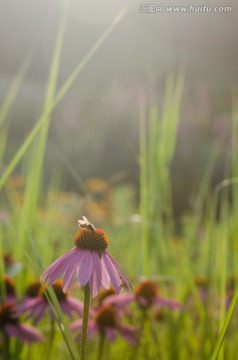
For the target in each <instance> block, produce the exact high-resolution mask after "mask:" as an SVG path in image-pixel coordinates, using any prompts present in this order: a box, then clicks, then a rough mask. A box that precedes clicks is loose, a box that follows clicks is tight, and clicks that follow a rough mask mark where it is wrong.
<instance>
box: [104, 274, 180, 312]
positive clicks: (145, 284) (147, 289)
mask: <svg viewBox="0 0 238 360" xmlns="http://www.w3.org/2000/svg"><path fill="white" fill-rule="evenodd" d="M132 301H136V303H137V305H138V306H139V308H140V309H143V310H147V309H149V308H150V307H151V306H152V305H159V306H166V307H168V308H170V309H176V308H179V307H180V306H181V304H180V303H179V302H178V301H175V300H172V299H168V298H164V297H162V296H160V295H159V291H158V287H157V285H156V283H155V282H153V281H151V280H144V281H142V282H141V283H140V284H138V285H137V287H136V288H135V291H134V294H121V295H120V296H117V297H116V296H113V295H112V296H110V298H108V299H106V300H105V303H108V304H115V305H116V306H118V307H123V306H125V305H127V304H129V303H130V302H132Z"/></svg>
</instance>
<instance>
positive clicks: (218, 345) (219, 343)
mask: <svg viewBox="0 0 238 360" xmlns="http://www.w3.org/2000/svg"><path fill="white" fill-rule="evenodd" d="M237 300H238V289H237V290H236V292H235V295H234V296H233V299H232V302H231V305H230V307H229V309H228V312H227V315H226V318H225V322H224V325H223V328H222V330H221V333H220V335H219V338H218V340H217V342H216V344H215V346H214V350H213V352H212V355H211V357H210V360H216V359H217V357H218V355H219V352H220V349H221V346H222V344H223V341H224V339H225V336H226V332H227V329H228V326H229V323H230V321H231V318H232V314H233V312H234V310H235V307H236V303H237Z"/></svg>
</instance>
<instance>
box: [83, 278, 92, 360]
mask: <svg viewBox="0 0 238 360" xmlns="http://www.w3.org/2000/svg"><path fill="white" fill-rule="evenodd" d="M90 295H91V293H90V288H89V284H88V283H87V285H86V286H85V287H84V300H83V325H82V336H81V344H80V360H85V359H86V345H87V330H88V314H89V305H90V297H91V296H90Z"/></svg>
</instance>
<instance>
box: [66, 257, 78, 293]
mask: <svg viewBox="0 0 238 360" xmlns="http://www.w3.org/2000/svg"><path fill="white" fill-rule="evenodd" d="M82 255H83V252H81V251H77V252H76V253H75V254H74V255H73V256H72V258H70V263H69V265H68V266H67V269H66V271H65V274H64V280H63V292H66V291H67V289H68V288H69V287H70V285H71V283H72V281H73V279H74V276H75V273H76V269H77V267H78V266H79V264H80V259H81V257H82Z"/></svg>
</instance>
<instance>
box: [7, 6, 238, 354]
mask: <svg viewBox="0 0 238 360" xmlns="http://www.w3.org/2000/svg"><path fill="white" fill-rule="evenodd" d="M145 4H150V3H149V2H145ZM190 4H191V1H190V2H189V1H184V0H180V2H179V3H178V1H173V0H171V1H170V2H169V4H168V5H190ZM192 4H193V2H192ZM140 5H142V3H141V2H138V1H136V0H134V1H133V0H132V1H130V2H126V1H124V0H123V1H120V2H119V1H115V0H112V1H109V0H102V1H100V2H93V1H86V0H78V1H76V0H71V1H68V0H65V1H64V0H51V1H46V0H42V1H37V0H22V1H18V2H17V1H15V0H12V1H9V0H8V1H7V0H1V1H0V51H1V56H0V100H1V104H0V239H1V242H0V251H1V261H0V271H1V294H2V295H1V303H2V307H3V306H4V303H5V302H6V299H7V295H8V294H7V285H6V282H5V281H4V279H5V277H6V275H8V276H9V277H11V278H12V279H13V281H15V286H16V290H15V292H16V299H15V301H16V302H17V303H21V301H22V298H23V297H24V292H25V289H26V288H27V286H28V285H29V284H30V283H31V282H32V281H34V280H35V279H39V278H40V276H41V274H42V272H43V271H44V269H46V267H48V266H49V265H50V264H51V263H52V262H53V261H54V260H55V259H56V258H57V257H59V256H61V255H62V254H64V253H65V252H66V251H68V250H69V249H71V248H72V239H73V237H74V234H75V233H76V232H77V231H78V223H77V220H78V219H79V218H81V217H82V216H83V215H84V216H86V217H87V218H88V219H89V220H90V221H91V222H92V223H93V224H94V225H95V226H97V227H100V228H102V229H104V230H105V231H106V232H107V233H108V235H109V239H110V248H109V251H110V253H111V254H112V255H113V256H115V258H116V259H117V261H118V262H119V263H120V264H121V266H122V267H123V268H124V269H125V271H126V273H127V275H128V277H129V278H130V280H131V281H132V283H133V285H134V286H135V289H136V288H137V286H138V284H140V282H141V281H143V280H144V279H150V280H151V281H153V282H154V283H155V284H156V286H158V289H159V290H158V291H159V294H161V296H164V297H165V298H171V299H174V300H176V301H179V302H180V304H181V307H180V308H179V309H176V310H171V309H167V308H164V307H163V306H160V307H158V306H157V307H156V306H155V307H151V309H149V310H148V312H147V317H146V318H144V320H143V321H144V323H143V322H142V321H141V320H140V309H138V308H136V305H132V306H131V305H130V306H131V308H130V311H131V313H132V314H133V316H132V315H131V316H130V317H129V319H128V318H126V319H125V322H126V323H128V322H129V323H130V324H132V325H133V326H135V327H136V328H137V329H138V331H139V333H140V340H139V342H138V344H137V345H134V347H131V346H130V345H128V344H127V342H126V341H125V340H124V339H122V338H121V337H118V338H117V340H116V341H115V342H112V343H110V342H109V341H108V343H106V344H105V347H106V350H105V349H104V352H101V353H100V355H99V349H100V348H98V345H97V343H98V338H97V337H95V338H93V339H89V340H88V344H89V345H88V358H89V359H111V360H114V359H115V360H116V359H121V358H122V357H124V358H125V359H132V358H135V357H136V358H138V359H149V360H150V359H151V360H152V359H153V360H154V359H162V360H167V359H171V360H172V359H173V360H176V359H181V360H187V359H195V360H196V359H197V360H198V359H199V360H205V359H212V360H215V359H216V358H218V359H219V360H222V359H224V360H225V359H226V360H233V359H234V360H235V359H237V351H238V342H237V340H238V321H237V309H236V307H235V305H236V300H237V298H238V293H237V292H236V287H237V276H238V222H237V220H238V152H237V151H238V87H237V85H238V72H237V63H238V47H237V40H236V36H237V9H236V7H237V6H236V4H234V2H232V1H229V2H227V3H225V2H224V0H222V1H221V0H217V2H216V3H214V2H213V1H210V0H209V1H208V0H207V4H204V3H200V0H199V1H197V2H196V4H195V3H194V4H193V5H196V6H200V5H209V6H228V5H229V6H231V7H232V8H231V11H229V12H219V13H214V12H213V13H211V12H201V11H200V12H187V13H183V12H174V13H170V12H166V11H164V12H163V13H144V12H141V11H140ZM163 5H167V0H164V3H163ZM49 291H50V290H49ZM132 291H134V290H132ZM71 293H72V295H73V296H74V297H75V298H77V299H80V300H82V297H83V295H82V290H81V289H80V288H79V287H77V286H76V285H75V286H74V287H73V289H72V291H71ZM119 296H120V295H119ZM48 300H49V301H50V302H51V304H52V303H53V305H52V306H54V307H55V308H56V313H57V324H58V325H57V324H54V327H55V328H54V333H52V326H51V325H50V324H51V323H50V321H49V318H48V317H47V315H46V316H45V317H44V318H43V320H42V321H41V322H40V323H39V324H38V325H37V328H38V329H39V330H40V331H41V332H42V333H43V334H44V336H45V340H44V341H43V342H41V343H39V344H34V345H30V346H29V345H22V344H21V341H20V340H19V339H15V338H14V339H10V340H11V341H10V343H8V345H7V346H6V338H5V333H4V330H3V325H4V321H5V320H4V319H5V318H4V316H3V315H2V314H3V310H1V311H0V332H1V333H2V336H1V341H0V351H1V355H2V356H3V358H4V359H36V360H37V359H41V358H42V354H43V357H44V359H54V358H56V357H57V358H58V359H59V360H60V359H78V358H79V356H78V354H77V348H78V344H77V342H75V340H74V336H73V335H72V334H71V333H70V331H69V325H70V320H69V319H67V317H65V316H63V314H62V313H61V312H60V309H59V307H58V306H57V300H56V299H55V297H54V295H53V294H52V292H50V295H49V296H48ZM96 303H97V299H94V300H93V302H92V306H94V304H96ZM133 306H134V307H133ZM75 319H77V317H76V318H75ZM21 321H24V322H26V323H27V324H31V325H32V324H33V322H32V320H31V319H26V318H24V316H23V320H21ZM52 334H53V335H52ZM53 338H54V339H53ZM8 340H9V339H8Z"/></svg>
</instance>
